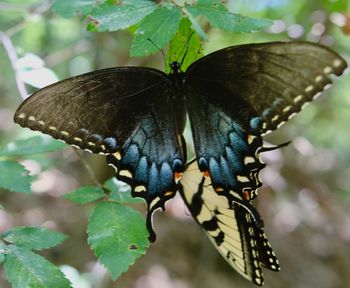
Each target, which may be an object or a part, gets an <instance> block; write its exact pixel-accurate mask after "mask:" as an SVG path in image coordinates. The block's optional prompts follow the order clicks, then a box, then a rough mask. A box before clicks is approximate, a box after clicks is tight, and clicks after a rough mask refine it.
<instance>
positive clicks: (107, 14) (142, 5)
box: [90, 0, 157, 31]
mask: <svg viewBox="0 0 350 288" xmlns="http://www.w3.org/2000/svg"><path fill="white" fill-rule="evenodd" d="M156 7H157V5H156V4H155V3H154V2H152V1H148V0H127V1H123V5H110V4H105V5H101V6H100V7H98V8H96V9H94V10H93V11H92V12H91V14H90V16H91V17H92V18H93V22H91V23H90V24H93V25H94V26H95V28H96V29H97V31H117V30H121V29H126V28H128V27H130V26H132V25H135V24H136V23H138V22H140V21H141V20H142V19H143V18H145V17H146V16H147V15H148V14H150V13H152V12H153V11H154V10H155V9H156ZM96 23H97V24H96Z"/></svg>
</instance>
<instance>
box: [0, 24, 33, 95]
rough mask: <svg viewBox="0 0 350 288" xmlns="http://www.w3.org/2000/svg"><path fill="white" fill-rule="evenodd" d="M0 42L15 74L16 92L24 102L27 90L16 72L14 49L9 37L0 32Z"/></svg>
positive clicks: (16, 58)
mask: <svg viewBox="0 0 350 288" xmlns="http://www.w3.org/2000/svg"><path fill="white" fill-rule="evenodd" d="M0 42H1V43H2V44H3V45H4V48H5V50H6V53H7V55H8V57H9V59H10V62H11V66H12V69H13V71H14V72H15V79H16V85H17V88H18V92H19V94H20V96H21V97H22V99H23V100H24V99H26V98H27V97H28V92H27V89H26V86H25V84H24V82H23V81H22V80H21V78H20V77H19V74H18V71H17V68H16V63H17V60H18V57H17V53H16V49H15V47H14V46H13V44H12V41H11V39H10V37H8V36H7V34H6V33H4V32H2V31H0Z"/></svg>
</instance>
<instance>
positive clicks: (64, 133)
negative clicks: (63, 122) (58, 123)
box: [60, 131, 69, 136]
mask: <svg viewBox="0 0 350 288" xmlns="http://www.w3.org/2000/svg"><path fill="white" fill-rule="evenodd" d="M60 133H61V134H62V135H64V136H69V133H68V132H67V131H61V132H60Z"/></svg>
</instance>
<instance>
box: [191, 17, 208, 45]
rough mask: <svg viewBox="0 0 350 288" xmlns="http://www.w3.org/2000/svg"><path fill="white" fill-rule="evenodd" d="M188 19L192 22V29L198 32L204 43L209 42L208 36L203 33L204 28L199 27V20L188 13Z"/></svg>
mask: <svg viewBox="0 0 350 288" xmlns="http://www.w3.org/2000/svg"><path fill="white" fill-rule="evenodd" d="M188 19H189V20H190V21H191V23H192V28H193V30H194V31H196V32H197V34H198V35H199V37H201V38H202V39H203V40H204V41H208V36H207V34H206V33H205V32H204V31H203V29H202V27H201V26H200V25H199V23H198V22H197V20H196V19H195V18H194V17H193V15H192V14H191V13H188Z"/></svg>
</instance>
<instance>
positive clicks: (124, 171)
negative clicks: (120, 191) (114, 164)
mask: <svg viewBox="0 0 350 288" xmlns="http://www.w3.org/2000/svg"><path fill="white" fill-rule="evenodd" d="M119 175H120V176H124V177H127V178H132V174H131V172H130V171H129V170H126V169H124V170H120V172H119Z"/></svg>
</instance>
